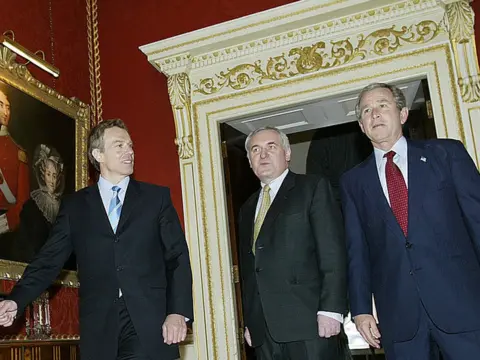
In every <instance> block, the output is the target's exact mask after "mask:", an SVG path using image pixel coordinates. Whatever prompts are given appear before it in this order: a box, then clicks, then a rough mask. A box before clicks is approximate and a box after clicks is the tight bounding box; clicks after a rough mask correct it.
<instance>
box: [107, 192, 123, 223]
mask: <svg viewBox="0 0 480 360" xmlns="http://www.w3.org/2000/svg"><path fill="white" fill-rule="evenodd" d="M120 190H122V189H121V188H120V187H118V186H113V187H112V191H113V196H112V200H110V206H109V207H108V220H110V225H112V229H113V232H116V231H117V226H118V221H119V220H120V213H121V212H122V202H121V201H120V197H119V196H118V193H119V192H120Z"/></svg>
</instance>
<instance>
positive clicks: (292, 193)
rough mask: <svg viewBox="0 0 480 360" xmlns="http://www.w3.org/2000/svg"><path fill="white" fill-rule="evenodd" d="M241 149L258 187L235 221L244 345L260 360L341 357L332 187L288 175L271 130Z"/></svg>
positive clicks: (339, 264) (341, 302)
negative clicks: (248, 346)
mask: <svg viewBox="0 0 480 360" xmlns="http://www.w3.org/2000/svg"><path fill="white" fill-rule="evenodd" d="M245 148H246V150H247V155H248V159H249V161H250V165H251V167H252V169H253V172H254V173H255V175H256V176H257V177H258V178H259V180H260V181H261V185H262V190H261V191H258V192H256V193H255V194H253V195H252V196H251V197H250V198H249V199H248V200H247V202H246V203H245V204H244V205H243V207H242V209H241V210H240V215H239V242H240V261H241V262H240V266H241V278H242V285H243V286H242V292H243V306H244V317H245V326H246V328H245V339H246V341H247V343H248V344H249V345H250V346H253V347H255V352H256V355H257V358H258V359H259V360H270V359H279V360H280V359H289V360H310V359H312V360H313V359H315V360H317V359H325V360H336V359H343V358H344V357H345V356H346V355H348V346H347V344H346V339H345V335H344V333H343V332H341V323H342V321H343V314H344V313H345V312H346V309H347V299H346V298H347V294H346V287H347V285H346V272H347V268H346V250H345V243H344V234H343V230H342V221H341V215H340V209H339V208H338V206H337V204H336V202H335V199H334V198H333V195H332V191H331V188H330V185H329V183H328V181H326V180H325V178H323V177H320V176H315V175H311V176H306V175H297V174H294V173H293V172H291V171H289V170H288V162H289V160H290V153H291V150H290V144H289V142H288V138H287V136H286V135H285V134H283V133H282V132H281V131H279V130H278V129H276V128H273V127H266V128H261V129H257V130H255V131H254V132H252V133H251V134H250V135H249V136H248V137H247V140H246V143H245Z"/></svg>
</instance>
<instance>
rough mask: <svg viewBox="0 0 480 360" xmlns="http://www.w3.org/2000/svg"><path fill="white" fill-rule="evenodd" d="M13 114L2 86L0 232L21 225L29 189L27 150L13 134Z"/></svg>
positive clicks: (0, 88)
mask: <svg viewBox="0 0 480 360" xmlns="http://www.w3.org/2000/svg"><path fill="white" fill-rule="evenodd" d="M10 114H11V108H10V101H9V98H8V93H7V91H6V90H4V89H3V88H2V87H0V235H2V234H5V233H8V232H12V231H14V230H15V229H16V228H17V227H18V225H19V215H20V211H21V210H22V206H23V203H24V202H25V201H26V200H27V199H28V197H29V192H30V191H29V175H28V164H27V154H26V153H25V151H24V150H23V149H22V148H21V147H20V146H19V145H17V144H16V143H15V140H14V139H13V138H12V137H11V136H10V133H9V131H8V125H9V122H10Z"/></svg>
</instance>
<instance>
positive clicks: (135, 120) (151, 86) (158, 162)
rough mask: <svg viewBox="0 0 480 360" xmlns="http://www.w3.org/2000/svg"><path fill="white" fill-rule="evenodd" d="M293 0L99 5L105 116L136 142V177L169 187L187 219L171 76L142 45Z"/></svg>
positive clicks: (114, 1)
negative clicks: (116, 119)
mask: <svg viewBox="0 0 480 360" xmlns="http://www.w3.org/2000/svg"><path fill="white" fill-rule="evenodd" d="M290 2H292V1H289V0H262V1H258V0H244V1H241V2H239V1H229V0H210V1H208V2H207V1H177V0H172V1H158V0H142V1H137V2H136V3H135V8H132V2H131V1H129V0H102V1H99V4H98V5H99V34H100V55H101V81H102V97H103V118H104V119H107V118H114V117H119V118H121V119H123V120H124V121H125V122H126V123H127V125H128V126H129V130H130V132H131V135H132V138H133V141H134V143H135V151H136V153H135V157H136V158H135V176H136V178H137V179H139V180H143V181H148V182H152V183H156V184H162V185H165V186H168V187H170V189H171V191H172V198H173V202H174V205H175V207H176V209H177V210H178V212H179V213H180V216H181V217H182V200H181V186H180V170H179V165H178V156H177V152H176V147H175V144H174V139H175V126H174V122H173V114H172V110H171V107H170V103H169V99H168V92H167V85H166V78H165V77H164V76H163V75H162V74H160V73H159V72H158V71H157V70H155V69H154V68H153V67H152V66H151V65H150V64H149V63H148V61H147V59H146V57H145V55H143V53H142V52H141V51H140V50H138V47H139V46H141V45H145V44H147V43H151V42H154V41H158V40H161V39H165V38H168V37H171V36H174V35H178V34H182V33H185V32H189V31H192V30H196V29H200V28H203V27H206V26H210V25H214V24H217V23H219V22H223V21H227V20H231V19H234V18H238V17H241V16H244V15H248V14H251V13H255V12H259V11H262V10H266V9H269V8H273V7H276V6H280V5H284V4H286V3H290Z"/></svg>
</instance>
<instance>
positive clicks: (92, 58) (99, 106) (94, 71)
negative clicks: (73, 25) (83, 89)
mask: <svg viewBox="0 0 480 360" xmlns="http://www.w3.org/2000/svg"><path fill="white" fill-rule="evenodd" d="M87 39H88V70H89V73H90V102H91V105H90V106H91V109H92V116H91V122H92V124H93V125H95V124H98V123H99V122H100V121H102V113H103V103H102V82H101V79H100V42H99V34H98V5H97V0H87Z"/></svg>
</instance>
